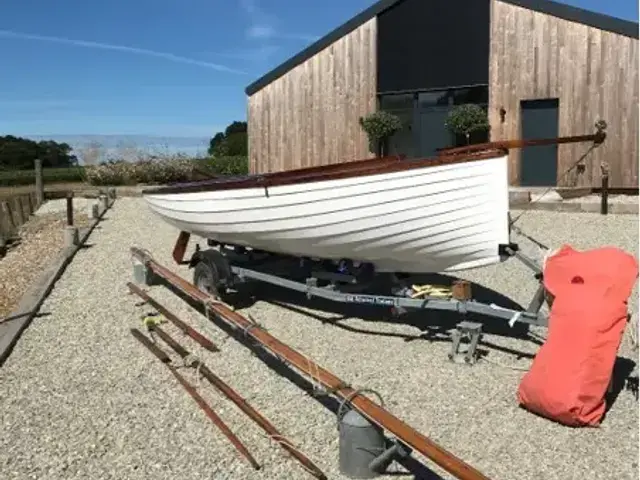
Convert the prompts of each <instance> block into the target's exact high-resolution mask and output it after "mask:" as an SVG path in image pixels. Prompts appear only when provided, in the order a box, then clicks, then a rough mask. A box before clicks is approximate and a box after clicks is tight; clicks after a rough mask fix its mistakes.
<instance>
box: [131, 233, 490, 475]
mask: <svg viewBox="0 0 640 480" xmlns="http://www.w3.org/2000/svg"><path fill="white" fill-rule="evenodd" d="M185 245H186V242H185ZM131 254H132V257H133V259H134V276H135V277H136V280H137V282H138V283H139V282H143V283H145V284H146V285H149V286H150V285H154V284H156V283H159V282H158V280H160V281H162V282H163V283H165V284H167V285H169V286H171V287H173V289H175V290H177V291H178V292H180V293H182V294H183V295H185V296H186V297H188V298H189V299H191V300H192V301H194V302H195V303H197V304H198V305H201V306H202V307H203V308H204V309H205V311H206V312H207V314H212V315H214V316H215V317H216V318H218V319H220V320H221V321H223V322H224V323H225V324H226V325H228V326H230V327H232V328H233V329H235V330H236V331H238V332H241V333H242V335H243V337H246V338H247V339H248V340H251V341H252V342H253V343H254V344H255V345H256V346H258V347H259V348H261V349H262V350H264V351H265V352H267V353H269V354H270V355H271V356H273V357H274V358H275V359H278V360H279V361H281V362H283V363H284V364H285V365H288V366H290V367H293V368H295V369H296V370H297V371H298V372H300V373H302V374H304V375H305V376H307V377H310V378H311V379H312V380H313V381H314V382H315V383H317V384H318V385H321V386H322V387H323V389H324V392H325V393H326V395H330V396H335V397H337V398H338V399H339V400H341V408H340V409H339V411H338V417H340V414H341V411H342V409H343V408H344V407H345V406H346V407H347V408H350V409H351V411H355V412H357V413H358V414H360V415H361V416H362V417H364V419H366V420H367V421H368V422H370V424H371V425H373V426H376V428H379V429H380V431H387V432H389V433H390V434H391V435H393V436H394V437H395V439H394V440H393V441H392V442H391V446H390V447H388V448H387V449H386V450H384V451H382V452H380V453H379V455H378V456H377V457H375V459H374V460H373V461H372V462H371V464H374V463H375V464H385V463H388V462H390V461H391V460H393V459H396V458H403V457H406V456H408V455H410V454H411V452H412V449H413V450H415V451H417V452H419V453H420V454H422V455H424V456H425V457H426V458H428V459H430V460H431V461H433V462H434V463H435V464H437V465H438V466H439V467H441V468H443V469H444V470H446V471H447V472H449V473H450V474H452V475H453V476H454V477H456V478H458V479H460V480H489V478H488V477H487V476H486V475H484V474H483V473H481V472H480V471H478V470H477V469H475V468H474V467H472V466H471V465H469V464H467V463H466V462H464V461H463V460H461V459H460V458H458V457H456V456H455V455H453V454H452V453H451V452H449V451H447V450H446V449H444V448H443V447H441V446H440V445H438V444H437V443H436V442H434V441H433V440H431V439H429V438H428V437H426V436H425V435H423V434H421V433H420V432H418V431H417V430H415V429H414V428H413V427H411V426H410V425H408V424H406V423H404V422H403V421H402V420H400V419H399V418H397V417H396V416H394V415H393V414H391V413H390V412H389V411H388V410H386V409H385V408H384V407H383V406H382V405H378V404H377V403H375V402H373V401H372V400H371V399H369V398H368V397H367V396H365V395H364V393H365V392H366V389H365V390H363V389H357V388H354V387H352V386H351V385H350V384H348V383H346V382H345V381H343V380H342V379H340V378H338V377H336V376H335V375H334V374H332V373H331V372H330V371H328V370H326V369H324V368H323V367H321V366H320V365H318V364H317V363H316V362H315V361H313V360H312V359H310V358H309V357H307V356H306V355H304V354H303V353H301V352H299V351H297V350H295V349H293V348H291V347H290V346H288V345H287V344H285V343H283V342H282V341H280V340H278V339H277V338H276V337H274V336H273V335H271V334H270V333H269V332H268V331H267V330H265V329H264V328H262V327H261V326H260V325H259V324H257V323H255V322H254V321H252V320H250V319H248V318H246V317H244V316H243V315H241V314H240V313H238V312H236V311H235V310H233V309H232V308H230V307H229V306H227V305H226V304H225V303H224V302H221V301H219V300H217V299H215V298H214V297H213V296H212V295H211V294H209V293H207V292H205V291H203V290H201V289H200V288H198V287H196V285H194V284H192V283H189V282H188V281H186V280H185V279H183V278H182V277H180V276H179V275H177V274H175V273H173V272H172V271H171V270H169V269H168V268H166V267H164V266H163V265H161V264H159V263H158V262H156V261H155V260H154V259H153V258H152V257H151V255H150V254H149V253H148V252H146V251H143V250H141V249H139V248H136V247H132V248H131ZM137 267H141V268H137ZM132 286H133V285H130V286H129V288H130V289H131V287H132ZM135 290H136V289H135V287H134V288H133V289H132V291H135ZM165 313H167V312H166V311H165ZM170 316H173V315H171V314H170ZM156 330H157V329H156ZM132 333H133V332H132ZM135 336H136V338H138V340H140V341H142V342H143V343H145V345H146V346H147V348H149V349H150V350H152V352H153V353H154V355H156V356H157V357H158V358H159V359H160V360H161V361H162V362H163V363H165V364H167V365H168V366H169V367H171V365H170V362H169V360H168V357H167V355H166V353H163V352H162V351H158V349H154V348H150V347H151V346H152V345H153V344H152V343H151V342H148V341H145V339H143V338H142V336H141V335H140V334H135ZM190 336H192V338H194V336H193V335H190ZM165 337H166V336H165ZM170 343H175V342H170ZM179 350H180V349H179ZM181 353H182V354H185V355H187V354H188V352H186V351H182V352H181ZM172 372H173V370H172ZM185 383H187V382H185ZM185 388H186V386H185ZM190 393H192V392H190ZM194 398H195V396H194ZM238 402H239V403H240V401H238ZM199 403H200V402H199ZM201 406H202V405H201ZM211 413H212V412H208V414H211ZM345 416H346V415H345ZM210 418H212V420H213V418H216V417H214V416H213V415H211V417H210ZM343 418H344V417H343ZM218 420H219V419H217V418H216V424H217V425H218V427H219V428H224V427H223V424H222V423H221V421H218ZM227 434H228V432H227ZM228 437H229V438H230V439H233V441H234V445H236V447H237V448H238V449H239V450H241V451H242V449H241V447H240V444H239V442H237V441H236V438H235V436H234V435H228ZM245 456H246V454H245ZM251 458H252V457H251ZM299 460H301V461H302V458H299ZM305 460H308V459H306V457H305ZM252 463H253V462H252ZM371 468H372V469H373V467H371ZM310 473H313V472H311V471H310ZM316 476H317V477H318V478H321V477H320V476H318V475H316ZM368 478H369V477H368Z"/></svg>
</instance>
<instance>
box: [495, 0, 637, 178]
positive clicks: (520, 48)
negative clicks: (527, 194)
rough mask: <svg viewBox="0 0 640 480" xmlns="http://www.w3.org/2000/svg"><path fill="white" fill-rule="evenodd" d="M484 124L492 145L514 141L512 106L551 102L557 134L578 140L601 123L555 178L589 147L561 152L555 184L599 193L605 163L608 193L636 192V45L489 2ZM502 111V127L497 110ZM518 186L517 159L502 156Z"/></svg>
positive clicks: (516, 114) (516, 118)
mask: <svg viewBox="0 0 640 480" xmlns="http://www.w3.org/2000/svg"><path fill="white" fill-rule="evenodd" d="M491 7H492V12H491V53H490V66H489V79H490V80H489V82H490V88H489V120H490V123H491V127H492V128H491V131H492V134H491V136H492V140H504V139H510V138H520V128H521V125H520V101H521V100H533V99H543V98H558V99H559V105H560V108H559V117H560V118H559V129H560V132H559V134H560V135H561V136H564V135H581V134H586V133H592V132H594V131H595V129H594V124H595V122H596V121H597V120H599V119H602V120H605V121H606V122H607V125H608V127H607V139H606V141H605V143H604V144H603V145H601V146H600V147H598V148H597V149H596V150H595V152H592V153H590V154H589V155H588V156H587V157H586V158H585V166H586V169H585V171H584V173H578V171H577V169H574V170H573V171H572V172H571V173H570V174H568V175H565V176H563V173H564V172H565V171H566V170H567V169H568V168H569V167H570V166H571V165H572V164H573V163H574V162H576V161H577V160H578V159H579V158H580V156H581V155H583V154H584V152H585V151H586V150H587V149H588V148H589V144H586V143H583V144H569V145H561V146H559V149H558V185H559V186H566V187H574V186H581V187H582V186H599V185H600V164H601V162H602V161H606V162H608V164H609V166H610V169H611V173H610V184H611V186H612V187H635V188H637V187H638V127H639V125H638V40H637V39H635V38H629V37H626V36H623V35H619V34H616V33H611V32H608V31H603V30H598V29H596V28H593V27H589V26H586V25H582V24H578V23H574V22H570V21H567V20H563V19H560V18H556V17H552V16H550V15H545V14H543V13H539V12H535V11H532V10H527V9H524V8H521V7H517V6H514V5H510V4H506V3H502V2H500V1H499V0H494V1H493V2H492V5H491ZM501 108H504V109H505V110H506V115H505V118H504V123H503V122H502V121H501V118H500V117H501V116H500V109H501ZM509 160H510V180H511V182H512V184H518V183H519V174H520V172H519V166H520V152H519V151H518V150H513V151H511V153H510V158H509Z"/></svg>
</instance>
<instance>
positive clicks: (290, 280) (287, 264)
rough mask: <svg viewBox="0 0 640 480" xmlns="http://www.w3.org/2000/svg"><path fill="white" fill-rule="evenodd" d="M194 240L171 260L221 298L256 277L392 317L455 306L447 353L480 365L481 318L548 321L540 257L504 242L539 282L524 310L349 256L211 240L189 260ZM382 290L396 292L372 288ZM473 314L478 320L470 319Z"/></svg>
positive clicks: (459, 285)
mask: <svg viewBox="0 0 640 480" xmlns="http://www.w3.org/2000/svg"><path fill="white" fill-rule="evenodd" d="M189 239H190V234H189V233H188V232H180V235H179V236H178V239H177V241H176V244H175V246H174V249H173V260H174V261H175V262H176V263H177V264H179V265H185V264H186V265H189V267H190V268H193V283H194V285H196V286H197V287H198V288H199V289H200V290H202V291H204V292H207V293H209V294H211V295H213V296H214V297H215V298H218V299H225V298H226V297H225V294H226V293H227V291H228V290H229V289H234V288H237V287H239V286H241V285H242V284H246V283H248V282H250V281H257V282H263V283H267V284H271V285H275V286H278V287H282V288H285V289H288V290H293V291H296V292H300V293H303V294H305V295H306V296H307V298H308V299H311V298H313V297H317V298H321V299H324V300H328V301H331V302H336V303H344V304H359V305H369V306H380V307H386V308H388V309H390V311H391V314H392V315H393V317H395V318H397V317H399V316H401V315H403V314H405V313H408V312H409V311H416V310H436V311H445V312H454V313H456V314H458V315H459V316H460V317H461V319H462V321H460V322H459V323H458V324H457V325H456V329H455V330H454V331H453V333H452V345H451V350H450V352H449V354H448V357H449V359H450V360H451V361H453V362H456V363H463V364H466V365H473V364H475V363H476V361H477V359H478V352H477V346H478V344H479V342H480V340H481V338H482V323H480V322H481V321H483V320H482V317H484V318H485V319H487V318H493V319H499V320H503V321H506V322H507V323H508V325H509V326H510V327H511V328H513V327H514V325H515V324H516V323H520V324H525V326H526V327H528V326H529V325H535V326H542V327H546V326H547V324H548V323H547V322H548V318H547V315H546V314H545V313H543V312H541V308H542V305H543V304H544V302H545V289H544V286H543V284H542V282H541V279H542V269H541V267H540V266H539V265H538V264H537V262H536V261H535V260H533V259H531V258H529V257H528V256H526V255H525V254H523V253H521V252H520V251H519V249H518V246H517V244H509V245H505V246H503V247H502V248H501V252H500V253H501V255H503V256H505V257H513V258H515V259H517V260H519V261H520V262H522V263H523V264H524V265H525V266H526V267H528V268H529V269H530V270H531V271H532V272H533V277H534V278H535V279H536V280H537V281H538V283H539V285H538V289H537V291H536V293H535V295H534V296H533V298H532V299H531V301H530V302H529V305H528V306H527V308H526V309H524V310H515V309H512V308H505V307H502V306H498V305H495V304H485V303H482V302H478V301H476V300H474V299H473V296H472V291H471V284H470V283H469V282H467V281H464V280H456V281H454V282H453V284H452V285H451V286H434V285H422V286H420V285H411V286H408V285H407V284H406V283H403V281H402V280H401V279H399V278H398V276H397V275H395V274H380V273H376V272H374V271H373V267H372V266H368V265H366V264H363V265H360V266H358V267H354V266H353V263H352V262H350V261H348V260H344V261H340V262H339V263H338V265H335V264H332V263H331V262H328V261H326V260H314V259H310V258H300V257H291V256H285V255H280V254H274V253H270V252H264V251H260V250H251V249H247V248H245V247H239V246H236V245H225V244H220V243H218V242H215V241H212V240H207V243H208V245H209V246H210V247H214V248H209V249H205V250H201V249H200V246H199V245H198V244H197V245H196V249H195V252H194V253H193V255H192V256H191V258H190V259H189V260H186V261H185V260H184V257H185V253H186V249H187V244H188V242H189ZM380 290H382V291H386V292H391V294H390V295H389V294H377V293H374V291H380ZM471 316H473V320H469V319H468V317H471ZM476 320H477V321H476Z"/></svg>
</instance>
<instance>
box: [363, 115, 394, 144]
mask: <svg viewBox="0 0 640 480" xmlns="http://www.w3.org/2000/svg"><path fill="white" fill-rule="evenodd" d="M359 122H360V126H361V127H362V129H363V130H364V132H365V133H366V134H367V137H369V141H370V142H371V143H374V144H376V143H378V142H382V141H385V140H387V139H389V137H391V136H392V135H393V134H394V133H396V132H398V131H399V130H401V129H402V121H401V120H400V118H399V117H398V116H397V115H394V114H393V113H390V112H386V111H384V110H380V111H377V112H374V113H371V114H369V115H367V116H366V117H360V120H359Z"/></svg>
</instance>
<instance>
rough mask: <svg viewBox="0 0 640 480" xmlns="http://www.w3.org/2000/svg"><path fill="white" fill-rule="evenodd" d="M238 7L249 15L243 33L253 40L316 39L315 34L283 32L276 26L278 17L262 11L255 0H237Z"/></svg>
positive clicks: (307, 40) (306, 40)
mask: <svg viewBox="0 0 640 480" xmlns="http://www.w3.org/2000/svg"><path fill="white" fill-rule="evenodd" d="M239 3H240V8H242V10H243V11H244V12H245V14H246V15H247V16H248V17H249V23H250V24H249V27H248V28H247V30H246V31H245V35H246V36H247V38H249V39H253V40H267V39H273V38H281V39H285V40H302V41H305V42H309V41H311V42H313V41H315V40H317V39H318V37H317V36H315V35H308V34H297V33H285V32H281V31H279V30H278V29H277V28H276V25H277V23H278V19H277V18H276V17H275V16H274V15H271V14H269V13H267V12H264V11H263V10H262V9H261V8H260V7H259V6H258V2H257V0H239Z"/></svg>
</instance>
